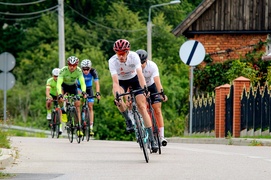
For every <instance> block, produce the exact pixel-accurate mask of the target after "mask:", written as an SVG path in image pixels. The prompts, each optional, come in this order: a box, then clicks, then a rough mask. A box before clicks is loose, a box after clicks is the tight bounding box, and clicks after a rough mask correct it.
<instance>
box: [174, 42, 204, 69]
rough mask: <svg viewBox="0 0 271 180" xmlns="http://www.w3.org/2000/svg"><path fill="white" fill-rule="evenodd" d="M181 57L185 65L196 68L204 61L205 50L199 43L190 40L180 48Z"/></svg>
mask: <svg viewBox="0 0 271 180" xmlns="http://www.w3.org/2000/svg"><path fill="white" fill-rule="evenodd" d="M179 55H180V58H181V60H182V61H183V62H184V63H185V64H187V65H189V66H196V65H199V64H200V63H201V62H202V61H203V59H204V57H205V49H204V47H203V45H202V44H201V43H200V42H199V41H195V40H188V41H186V42H185V43H184V44H183V45H182V46H181V47H180V51H179Z"/></svg>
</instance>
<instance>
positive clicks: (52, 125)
mask: <svg viewBox="0 0 271 180" xmlns="http://www.w3.org/2000/svg"><path fill="white" fill-rule="evenodd" d="M50 130H51V137H52V138H54V137H55V113H54V112H52V114H51V124H50Z"/></svg>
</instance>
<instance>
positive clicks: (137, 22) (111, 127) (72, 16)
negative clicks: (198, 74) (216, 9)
mask: <svg viewBox="0 0 271 180" xmlns="http://www.w3.org/2000/svg"><path fill="white" fill-rule="evenodd" d="M6 2H10V1H6ZM16 2H17V3H23V2H24V3H25V1H23V0H17V1H16ZM165 2H167V1H165V0H147V1H144V2H140V1H138V0H132V1H126V0H123V1H117V0H112V1H107V0H100V1H96V0H81V1H77V0H76V1H75V0H66V1H65V3H64V8H65V50H66V53H65V55H66V57H68V56H71V55H76V56H78V57H79V59H80V60H83V59H90V60H91V61H92V63H93V68H95V69H96V70H97V71H98V74H99V81H100V85H101V94H102V99H101V101H100V103H99V104H95V106H94V109H95V123H94V130H95V132H96V133H95V134H96V138H98V139H116V140H132V139H133V138H134V136H133V135H131V134H126V133H125V122H124V120H123V117H122V116H121V114H120V113H119V111H118V110H117V108H116V107H115V105H114V103H113V95H112V92H111V91H112V80H111V76H110V73H109V70H108V62H107V61H108V59H109V58H110V57H111V56H112V55H113V54H114V52H113V50H112V46H113V43H114V41H116V40H117V39H120V38H126V39H128V40H129V41H130V42H131V48H132V50H134V51H135V50H137V49H146V47H147V44H146V41H147V28H146V24H147V20H148V13H149V11H148V10H149V7H150V6H151V5H154V4H161V3H165ZM195 3H196V2H195ZM56 5H57V2H56V1H44V2H42V4H35V5H31V6H15V7H14V8H12V13H26V12H27V13H29V12H37V11H41V10H44V9H48V8H50V7H53V6H56ZM184 7H185V8H184ZM194 7H195V4H191V3H189V2H188V1H186V0H185V1H182V3H181V4H178V5H169V6H165V7H159V8H154V9H153V10H152V21H153V24H154V27H153V50H152V52H153V61H155V62H156V63H157V64H158V67H159V71H160V77H161V81H162V84H163V87H164V91H165V93H166V95H167V96H168V98H169V100H168V102H166V103H163V114H164V121H165V135H166V136H177V135H182V134H183V130H184V126H185V117H186V115H187V113H188V95H189V82H188V81H189V78H188V72H189V68H188V67H187V66H186V65H184V64H183V63H182V62H181V61H180V58H179V55H178V52H179V48H180V46H181V45H182V43H183V42H184V41H185V38H184V37H180V38H176V37H175V36H174V35H173V34H172V33H171V31H172V30H173V28H174V27H176V26H177V25H178V24H179V23H180V22H181V21H182V20H183V19H184V18H185V17H186V16H187V14H188V13H189V12H190V11H192V10H193V9H194ZM10 9H11V8H10V7H9V6H3V5H0V11H1V12H7V11H9V12H11V10H10ZM163 12H165V13H163ZM40 15H41V14H40ZM28 18H29V16H19V15H18V16H14V17H11V16H8V15H1V19H0V22H1V23H0V24H1V26H2V31H0V35H1V40H0V50H1V52H5V51H7V52H10V53H12V54H13V55H14V56H15V58H16V67H15V68H14V69H13V71H12V72H13V74H14V75H15V76H16V84H15V86H14V87H13V88H12V89H11V90H9V91H8V93H7V94H8V106H7V107H8V112H9V114H10V115H11V117H12V118H13V122H14V123H15V124H19V125H27V126H33V127H39V128H44V129H46V128H47V121H46V119H45V117H46V109H45V83H46V80H47V79H48V78H50V76H51V71H52V69H53V68H55V67H58V64H59V60H58V13H57V12H56V11H49V12H45V13H42V15H41V16H35V17H34V16H33V17H32V19H31V20H29V19H28ZM94 89H95V88H94ZM0 100H3V96H2V95H1V96H0ZM1 102H2V101H1ZM0 106H1V107H3V104H2V103H0Z"/></svg>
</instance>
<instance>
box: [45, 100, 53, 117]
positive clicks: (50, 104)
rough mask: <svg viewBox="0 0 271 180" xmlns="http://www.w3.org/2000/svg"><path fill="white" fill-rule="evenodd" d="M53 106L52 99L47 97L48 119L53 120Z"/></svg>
mask: <svg viewBox="0 0 271 180" xmlns="http://www.w3.org/2000/svg"><path fill="white" fill-rule="evenodd" d="M51 106H52V99H46V110H47V116H46V119H47V120H48V121H49V120H51V113H52V111H51Z"/></svg>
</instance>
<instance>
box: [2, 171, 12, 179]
mask: <svg viewBox="0 0 271 180" xmlns="http://www.w3.org/2000/svg"><path fill="white" fill-rule="evenodd" d="M13 176H14V175H13V174H7V173H2V172H0V179H9V178H11V177H13Z"/></svg>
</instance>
